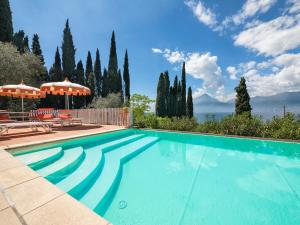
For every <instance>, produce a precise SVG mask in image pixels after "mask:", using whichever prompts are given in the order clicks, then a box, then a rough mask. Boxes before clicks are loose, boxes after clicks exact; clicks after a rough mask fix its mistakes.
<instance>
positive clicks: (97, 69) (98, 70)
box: [94, 48, 102, 96]
mask: <svg viewBox="0 0 300 225" xmlns="http://www.w3.org/2000/svg"><path fill="white" fill-rule="evenodd" d="M94 73H95V78H96V91H95V95H97V96H101V86H102V84H101V83H102V72H101V62H100V54H99V49H98V48H97V50H96V59H95V64H94Z"/></svg>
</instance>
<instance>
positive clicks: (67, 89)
mask: <svg viewBox="0 0 300 225" xmlns="http://www.w3.org/2000/svg"><path fill="white" fill-rule="evenodd" d="M40 91H41V93H42V94H44V95H45V94H52V95H65V98H66V108H67V109H68V108H69V98H68V96H69V95H72V96H82V95H84V96H86V95H90V94H91V90H90V89H89V88H87V87H85V86H83V85H80V84H76V83H72V82H71V81H69V80H68V78H66V79H65V80H64V81H62V82H50V83H45V84H42V85H41V88H40Z"/></svg>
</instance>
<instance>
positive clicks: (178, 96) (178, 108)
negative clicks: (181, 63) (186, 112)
mask: <svg viewBox="0 0 300 225" xmlns="http://www.w3.org/2000/svg"><path fill="white" fill-rule="evenodd" d="M176 106H177V115H176V116H177V117H181V116H182V111H183V110H182V108H181V106H182V101H181V82H180V81H179V83H178V90H177V98H176Z"/></svg>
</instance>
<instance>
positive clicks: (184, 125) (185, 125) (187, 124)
mask: <svg viewBox="0 0 300 225" xmlns="http://www.w3.org/2000/svg"><path fill="white" fill-rule="evenodd" d="M157 121H158V128H159V129H165V130H181V131H192V130H193V129H194V128H195V127H196V126H197V121H196V119H195V118H191V119H190V118H188V117H182V118H178V117H173V118H168V117H158V118H157Z"/></svg>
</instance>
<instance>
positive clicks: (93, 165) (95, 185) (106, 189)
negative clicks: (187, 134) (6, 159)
mask: <svg viewBox="0 0 300 225" xmlns="http://www.w3.org/2000/svg"><path fill="white" fill-rule="evenodd" d="M159 140H160V139H159V138H158V137H152V136H146V135H145V134H130V135H128V136H120V137H116V138H115V139H113V140H102V141H101V142H100V141H99V143H97V144H93V145H86V146H74V147H70V148H62V147H56V148H51V149H45V150H41V151H36V152H32V153H28V154H23V155H18V156H16V157H17V158H19V159H20V160H21V161H23V162H24V163H25V164H27V165H28V166H30V167H31V168H33V169H34V170H36V171H37V172H38V173H39V174H41V175H42V176H43V177H45V178H46V179H48V180H49V181H50V182H52V183H54V184H55V185H57V186H58V187H59V188H61V189H62V190H64V191H65V192H67V193H69V194H70V195H72V196H73V197H74V198H76V199H77V200H79V201H81V202H82V203H83V204H85V205H86V206H88V207H89V208H90V209H92V210H94V211H95V212H97V213H98V214H100V215H103V214H104V213H105V211H106V210H107V208H108V206H109V204H110V202H111V201H112V199H113V197H114V194H115V192H116V190H117V188H118V186H119V183H120V181H121V178H122V168H123V165H124V164H125V163H127V162H128V161H129V160H131V159H132V158H134V157H136V156H137V155H138V154H140V153H141V152H143V151H145V150H146V149H148V148H149V147H150V146H152V145H153V144H155V143H157V142H158V141H159Z"/></svg>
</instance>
